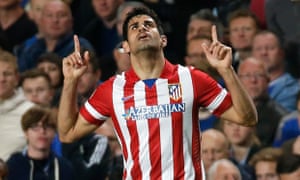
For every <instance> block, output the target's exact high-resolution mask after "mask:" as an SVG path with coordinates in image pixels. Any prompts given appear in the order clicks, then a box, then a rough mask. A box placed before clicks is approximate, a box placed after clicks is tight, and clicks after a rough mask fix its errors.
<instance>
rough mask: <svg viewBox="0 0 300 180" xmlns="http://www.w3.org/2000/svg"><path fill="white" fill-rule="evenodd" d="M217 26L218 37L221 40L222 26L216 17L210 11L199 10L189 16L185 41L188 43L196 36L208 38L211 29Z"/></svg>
mask: <svg viewBox="0 0 300 180" xmlns="http://www.w3.org/2000/svg"><path fill="white" fill-rule="evenodd" d="M213 25H216V26H217V29H218V37H220V40H221V41H222V39H223V30H224V29H223V26H222V23H221V22H220V21H219V19H218V17H216V16H214V15H213V13H212V11H211V10H210V9H200V10H199V11H197V12H195V13H193V14H192V15H191V16H190V20H189V23H188V27H187V33H186V41H189V40H190V39H192V38H193V37H196V36H208V37H210V35H211V33H210V30H211V27H212V26H213Z"/></svg>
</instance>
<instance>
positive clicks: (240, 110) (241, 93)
mask: <svg viewBox="0 0 300 180" xmlns="http://www.w3.org/2000/svg"><path fill="white" fill-rule="evenodd" d="M219 73H220V74H221V76H222V77H223V79H224V81H225V84H226V87H227V89H228V91H229V92H230V94H231V98H232V103H233V108H234V110H235V112H236V115H237V117H236V119H235V121H236V122H238V123H239V124H242V125H246V126H253V125H255V124H256V123H257V112H256V108H255V106H254V103H253V100H252V99H251V97H250V96H249V94H248V93H247V91H246V89H245V88H244V87H243V85H242V84H241V82H240V80H239V78H238V76H237V74H236V73H235V71H234V69H233V68H232V67H230V68H227V69H223V70H221V71H219Z"/></svg>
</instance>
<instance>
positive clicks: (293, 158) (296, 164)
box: [276, 152, 300, 180]
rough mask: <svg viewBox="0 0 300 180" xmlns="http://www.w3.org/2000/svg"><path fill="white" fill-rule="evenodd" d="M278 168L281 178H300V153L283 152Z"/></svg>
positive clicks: (290, 179)
mask: <svg viewBox="0 0 300 180" xmlns="http://www.w3.org/2000/svg"><path fill="white" fill-rule="evenodd" d="M276 170H277V173H278V174H279V176H280V180H292V179H295V180H296V179H297V180H298V179H300V155H296V154H292V153H290V152H286V153H283V155H282V156H281V157H280V158H279V159H278V162H277V168H276Z"/></svg>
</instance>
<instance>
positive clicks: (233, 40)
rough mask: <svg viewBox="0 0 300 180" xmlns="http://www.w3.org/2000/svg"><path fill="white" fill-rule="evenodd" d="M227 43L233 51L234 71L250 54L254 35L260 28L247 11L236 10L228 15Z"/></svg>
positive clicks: (255, 18)
mask: <svg viewBox="0 0 300 180" xmlns="http://www.w3.org/2000/svg"><path fill="white" fill-rule="evenodd" d="M228 28H229V42H230V44H231V46H232V48H233V50H234V54H233V66H234V68H235V69H237V68H238V65H239V63H240V62H241V61H243V60H244V59H245V58H246V57H248V56H250V54H251V47H252V41H253V38H254V35H255V34H256V33H257V32H258V31H259V29H260V26H259V22H258V19H257V17H256V16H255V14H253V13H252V12H251V11H250V10H249V9H238V10H236V11H234V12H232V13H230V15H229V24H228Z"/></svg>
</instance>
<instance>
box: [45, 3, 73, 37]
mask: <svg viewBox="0 0 300 180" xmlns="http://www.w3.org/2000/svg"><path fill="white" fill-rule="evenodd" d="M72 21H73V20H72V14H71V10H70V9H69V7H68V6H67V5H66V4H64V3H63V2H60V1H50V2H48V3H46V4H45V6H44V9H43V11H42V16H41V31H42V33H43V35H45V37H48V38H54V39H57V38H60V37H61V36H63V35H65V34H67V33H69V32H71V31H72V26H73V22H72Z"/></svg>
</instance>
